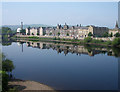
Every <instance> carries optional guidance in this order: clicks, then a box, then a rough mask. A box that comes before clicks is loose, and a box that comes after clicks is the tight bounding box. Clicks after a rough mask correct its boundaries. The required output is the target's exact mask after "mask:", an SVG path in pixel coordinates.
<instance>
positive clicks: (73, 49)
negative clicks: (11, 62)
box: [18, 41, 120, 57]
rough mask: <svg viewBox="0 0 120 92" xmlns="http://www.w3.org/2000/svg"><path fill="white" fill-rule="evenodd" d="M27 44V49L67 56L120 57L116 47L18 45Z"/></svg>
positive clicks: (28, 43)
mask: <svg viewBox="0 0 120 92" xmlns="http://www.w3.org/2000/svg"><path fill="white" fill-rule="evenodd" d="M23 43H26V45H27V47H33V48H38V49H53V50H56V51H57V53H62V52H63V53H64V55H65V56H66V55H67V54H68V53H72V54H76V55H81V54H85V55H89V56H94V55H97V54H107V55H108V56H115V57H119V56H120V52H119V51H120V48H114V47H104V46H93V45H76V44H63V43H53V42H33V41H19V42H18V45H19V46H20V45H21V46H22V51H23Z"/></svg>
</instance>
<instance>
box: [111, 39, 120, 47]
mask: <svg viewBox="0 0 120 92" xmlns="http://www.w3.org/2000/svg"><path fill="white" fill-rule="evenodd" d="M112 45H113V46H118V45H120V38H115V39H114V40H113V42H112Z"/></svg>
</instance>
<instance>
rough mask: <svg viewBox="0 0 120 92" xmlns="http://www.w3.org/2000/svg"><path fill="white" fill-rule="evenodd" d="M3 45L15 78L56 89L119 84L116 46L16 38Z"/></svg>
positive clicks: (102, 86)
mask: <svg viewBox="0 0 120 92" xmlns="http://www.w3.org/2000/svg"><path fill="white" fill-rule="evenodd" d="M30 47H32V48H30ZM34 48H36V49H34ZM3 49H4V52H5V53H7V54H8V56H9V57H10V58H12V59H13V61H14V64H15V66H16V69H15V71H14V74H15V77H16V78H20V79H25V80H34V81H38V82H42V83H44V84H47V85H50V86H52V87H55V89H72V90H73V89H75V90H76V89H81V90H83V89H85V90H86V89H89V90H91V89H96V90H97V89H102V90H103V89H109V90H110V89H111V90H117V89H118V88H120V75H119V74H120V61H118V62H116V61H117V58H116V57H119V56H120V52H119V51H120V49H119V48H113V47H104V46H92V45H77V44H64V43H55V42H34V41H25V40H19V41H16V43H12V44H11V45H10V46H3ZM13 49H16V50H14V51H13ZM47 49H50V50H47ZM54 52H55V53H54ZM56 52H58V53H59V54H56ZM16 53H17V54H16ZM46 53H47V54H46ZM71 53H72V54H73V55H72V54H71ZM101 54H103V55H101ZM104 54H105V55H104ZM65 55H66V56H65ZM77 55H78V56H77ZM79 55H81V56H79ZM50 61H51V62H50ZM90 61H92V62H90ZM21 67H22V68H21ZM31 68H32V70H31ZM29 70H31V71H29ZM31 73H32V75H31ZM61 75H63V76H61ZM48 76H49V77H48ZM101 80H102V81H101Z"/></svg>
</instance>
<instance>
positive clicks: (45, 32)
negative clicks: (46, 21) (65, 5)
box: [26, 23, 109, 39]
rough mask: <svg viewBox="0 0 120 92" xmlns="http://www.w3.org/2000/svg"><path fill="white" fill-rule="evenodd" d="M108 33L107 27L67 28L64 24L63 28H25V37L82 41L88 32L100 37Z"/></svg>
mask: <svg viewBox="0 0 120 92" xmlns="http://www.w3.org/2000/svg"><path fill="white" fill-rule="evenodd" d="M108 31H109V29H108V28H107V27H95V26H81V24H80V26H79V25H77V26H68V25H67V24H66V23H65V25H63V26H62V25H61V24H57V27H39V28H34V27H33V28H26V35H30V36H45V37H60V38H72V39H84V38H85V37H88V34H89V33H90V32H91V33H92V34H93V36H102V35H103V34H104V33H105V32H108Z"/></svg>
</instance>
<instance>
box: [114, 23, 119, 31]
mask: <svg viewBox="0 0 120 92" xmlns="http://www.w3.org/2000/svg"><path fill="white" fill-rule="evenodd" d="M115 29H119V26H118V22H117V21H116V25H115Z"/></svg>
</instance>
